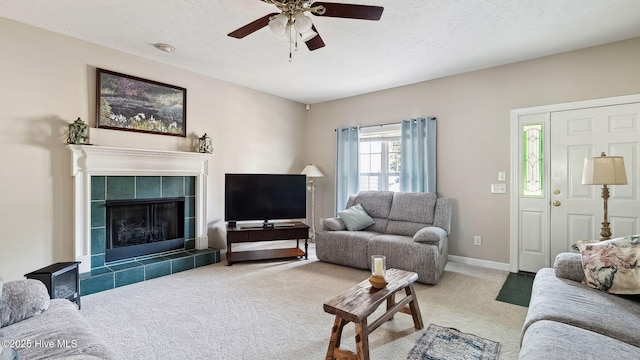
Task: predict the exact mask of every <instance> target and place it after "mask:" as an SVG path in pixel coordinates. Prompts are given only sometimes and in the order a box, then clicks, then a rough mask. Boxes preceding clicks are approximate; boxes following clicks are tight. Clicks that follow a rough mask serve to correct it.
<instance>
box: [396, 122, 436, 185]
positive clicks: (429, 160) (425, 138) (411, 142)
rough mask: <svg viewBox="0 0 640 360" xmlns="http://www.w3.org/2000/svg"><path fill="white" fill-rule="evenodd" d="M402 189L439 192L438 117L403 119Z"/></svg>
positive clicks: (401, 145)
mask: <svg viewBox="0 0 640 360" xmlns="http://www.w3.org/2000/svg"><path fill="white" fill-rule="evenodd" d="M400 149H401V150H400V151H401V152H402V167H401V169H400V190H401V191H422V192H434V193H435V192H436V118H434V117H430V118H418V119H411V120H403V121H402V130H401V140H400Z"/></svg>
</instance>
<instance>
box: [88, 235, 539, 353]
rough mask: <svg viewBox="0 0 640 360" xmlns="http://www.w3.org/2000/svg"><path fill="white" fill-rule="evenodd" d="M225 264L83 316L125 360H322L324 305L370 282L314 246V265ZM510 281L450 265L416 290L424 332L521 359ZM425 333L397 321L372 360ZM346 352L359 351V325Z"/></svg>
mask: <svg viewBox="0 0 640 360" xmlns="http://www.w3.org/2000/svg"><path fill="white" fill-rule="evenodd" d="M225 264H226V263H225V262H224V261H223V262H221V263H218V264H213V265H209V266H204V267H200V268H197V269H194V270H189V271H184V272H180V273H177V274H173V275H169V276H165V277H161V278H157V279H153V280H150V281H145V282H141V283H136V284H132V285H128V286H124V287H119V288H116V289H112V290H108V291H105V292H100V293H96V294H92V295H88V296H84V297H83V298H82V310H81V313H82V315H83V316H84V317H85V318H86V319H87V320H88V321H89V323H90V324H92V325H93V326H94V327H95V329H96V330H97V331H98V333H100V334H102V335H103V336H104V338H105V341H106V342H107V343H108V344H109V345H110V346H111V347H112V348H113V350H114V351H115V352H116V353H117V354H118V355H119V356H120V357H121V358H122V359H145V360H148V359H228V360H233V359H287V360H288V359H296V360H305V359H322V358H324V356H325V354H326V351H327V345H328V342H329V336H330V334H331V327H332V325H333V321H334V317H333V316H332V315H330V314H327V313H325V312H324V311H323V306H322V305H323V303H324V302H325V301H326V300H329V299H331V298H332V297H334V296H336V295H337V294H339V293H341V292H343V291H345V290H347V289H348V288H350V287H351V286H353V285H355V284H356V283H358V282H360V281H362V280H364V279H366V278H367V277H368V276H369V272H368V271H365V270H358V269H353V268H349V267H344V266H339V265H333V264H328V263H324V262H321V261H318V260H317V258H316V257H315V252H314V247H313V244H310V256H309V260H282V261H279V260H273V261H261V262H245V263H236V264H234V265H233V266H225ZM507 274H508V272H506V271H498V270H491V269H485V268H480V267H475V266H470V265H462V264H458V263H449V264H448V265H447V267H446V269H445V272H444V274H443V276H442V278H441V280H440V282H439V283H438V284H437V285H424V284H420V283H417V284H416V286H415V290H416V294H417V299H418V301H419V304H420V309H421V312H422V317H423V322H424V325H425V329H426V328H427V327H428V326H429V324H431V323H434V324H438V325H440V326H443V327H453V328H456V329H459V330H460V331H461V332H465V333H470V334H475V335H477V336H480V337H484V338H489V339H491V340H494V341H497V342H499V343H500V344H501V346H500V359H503V360H508V359H516V358H517V354H518V351H519V340H520V330H521V327H522V323H523V321H524V318H525V316H526V311H527V309H526V308H523V307H521V306H516V305H512V304H507V303H504V302H499V301H495V297H496V294H497V293H498V291H499V290H500V287H501V286H502V283H503V282H504V280H505V279H506V277H507ZM378 313H379V312H376V313H374V314H373V315H372V316H373V317H376V314H378ZM424 331H425V330H420V331H416V330H415V329H414V328H413V320H412V318H411V316H409V315H406V314H397V315H396V316H395V317H394V319H393V320H391V321H389V322H387V323H384V324H382V325H381V326H380V327H379V328H377V329H376V330H375V331H374V332H373V333H371V335H370V337H369V346H370V355H371V358H372V359H385V360H393V359H405V358H406V357H407V355H408V354H409V352H410V350H411V349H412V348H413V347H414V345H415V343H416V341H417V340H418V338H420V337H421V336H422V334H423V333H424ZM342 344H343V346H344V347H346V348H349V349H352V350H353V349H355V341H354V327H353V324H348V325H347V326H345V330H344V332H343V341H342Z"/></svg>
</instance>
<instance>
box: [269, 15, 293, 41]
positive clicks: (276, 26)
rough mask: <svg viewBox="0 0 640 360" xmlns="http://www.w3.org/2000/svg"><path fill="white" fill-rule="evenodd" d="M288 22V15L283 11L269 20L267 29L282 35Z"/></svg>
mask: <svg viewBox="0 0 640 360" xmlns="http://www.w3.org/2000/svg"><path fill="white" fill-rule="evenodd" d="M288 23H289V17H288V16H287V15H285V14H284V13H281V14H280V15H278V16H276V17H274V18H273V19H271V20H269V29H271V31H272V32H273V33H274V34H276V36H283V35H285V32H286V27H287V25H288Z"/></svg>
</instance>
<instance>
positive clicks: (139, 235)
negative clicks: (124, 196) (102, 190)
mask: <svg viewBox="0 0 640 360" xmlns="http://www.w3.org/2000/svg"><path fill="white" fill-rule="evenodd" d="M106 208H107V239H106V254H105V260H106V261H114V260H120V259H125V258H132V257H136V256H142V255H148V254H152V253H157V252H163V251H168V250H175V249H180V248H183V247H184V198H160V199H143V200H142V199H136V200H109V201H107V202H106Z"/></svg>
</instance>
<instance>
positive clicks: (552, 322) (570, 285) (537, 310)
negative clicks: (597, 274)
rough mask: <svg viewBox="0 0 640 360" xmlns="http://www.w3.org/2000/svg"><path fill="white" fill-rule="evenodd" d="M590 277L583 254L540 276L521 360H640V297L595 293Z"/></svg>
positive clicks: (565, 256)
mask: <svg viewBox="0 0 640 360" xmlns="http://www.w3.org/2000/svg"><path fill="white" fill-rule="evenodd" d="M584 277H585V275H584V270H583V268H582V262H581V256H580V254H577V253H561V254H559V255H558V256H557V257H556V260H555V264H554V269H551V268H544V269H541V270H539V271H538V272H537V274H536V277H535V280H534V282H533V288H532V291H531V301H530V303H529V310H528V312H527V317H526V319H525V322H524V325H523V327H522V338H521V346H520V356H519V359H520V360H537V359H547V360H572V359H576V360H577V359H580V360H584V359H594V360H595V359H597V360H599V359H618V360H623V359H625V360H626V359H628V360H632V359H633V360H635V359H640V297H638V296H637V295H636V296H629V295H627V296H622V295H614V294H609V293H607V292H604V291H600V290H596V289H593V288H591V287H588V286H586V285H583V284H582V283H581V281H582V280H583V279H584Z"/></svg>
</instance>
